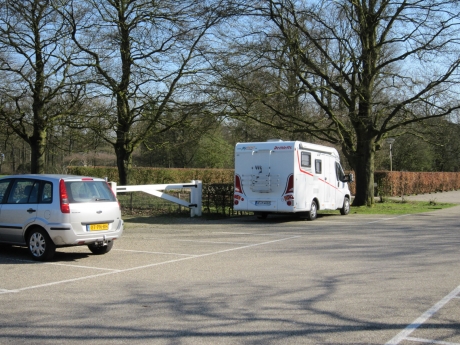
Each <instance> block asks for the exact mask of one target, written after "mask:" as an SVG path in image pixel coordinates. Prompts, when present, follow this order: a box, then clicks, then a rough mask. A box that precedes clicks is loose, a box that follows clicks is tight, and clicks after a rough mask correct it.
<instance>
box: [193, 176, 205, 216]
mask: <svg viewBox="0 0 460 345" xmlns="http://www.w3.org/2000/svg"><path fill="white" fill-rule="evenodd" d="M192 183H193V184H195V185H196V187H195V188H191V193H190V203H191V204H195V205H196V206H195V207H191V208H190V217H195V216H197V217H201V207H202V197H203V183H202V182H201V181H199V180H192Z"/></svg>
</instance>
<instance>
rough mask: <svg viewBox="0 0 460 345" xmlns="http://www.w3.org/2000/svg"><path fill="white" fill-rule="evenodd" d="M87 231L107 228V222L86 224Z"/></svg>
mask: <svg viewBox="0 0 460 345" xmlns="http://www.w3.org/2000/svg"><path fill="white" fill-rule="evenodd" d="M86 230H87V231H104V230H109V224H108V223H103V224H88V225H87V226H86Z"/></svg>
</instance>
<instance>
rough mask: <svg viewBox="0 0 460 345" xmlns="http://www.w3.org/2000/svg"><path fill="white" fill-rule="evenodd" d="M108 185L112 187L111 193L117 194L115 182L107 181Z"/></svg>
mask: <svg viewBox="0 0 460 345" xmlns="http://www.w3.org/2000/svg"><path fill="white" fill-rule="evenodd" d="M108 183H109V185H110V188H112V191H113V194H115V197H116V196H117V183H116V182H108Z"/></svg>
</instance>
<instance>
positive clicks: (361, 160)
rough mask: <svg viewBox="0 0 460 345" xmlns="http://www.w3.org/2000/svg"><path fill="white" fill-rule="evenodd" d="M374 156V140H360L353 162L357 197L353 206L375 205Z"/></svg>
mask: <svg viewBox="0 0 460 345" xmlns="http://www.w3.org/2000/svg"><path fill="white" fill-rule="evenodd" d="M374 156H375V143H374V140H373V138H366V139H363V140H358V146H357V149H356V153H355V156H354V157H353V162H352V165H353V168H354V171H355V175H356V177H355V181H356V195H355V198H354V200H353V206H364V205H366V206H372V205H374V203H375V199H374Z"/></svg>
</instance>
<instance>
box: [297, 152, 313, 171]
mask: <svg viewBox="0 0 460 345" xmlns="http://www.w3.org/2000/svg"><path fill="white" fill-rule="evenodd" d="M300 164H301V165H302V167H304V168H311V153H310V152H302V153H301V156H300Z"/></svg>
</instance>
